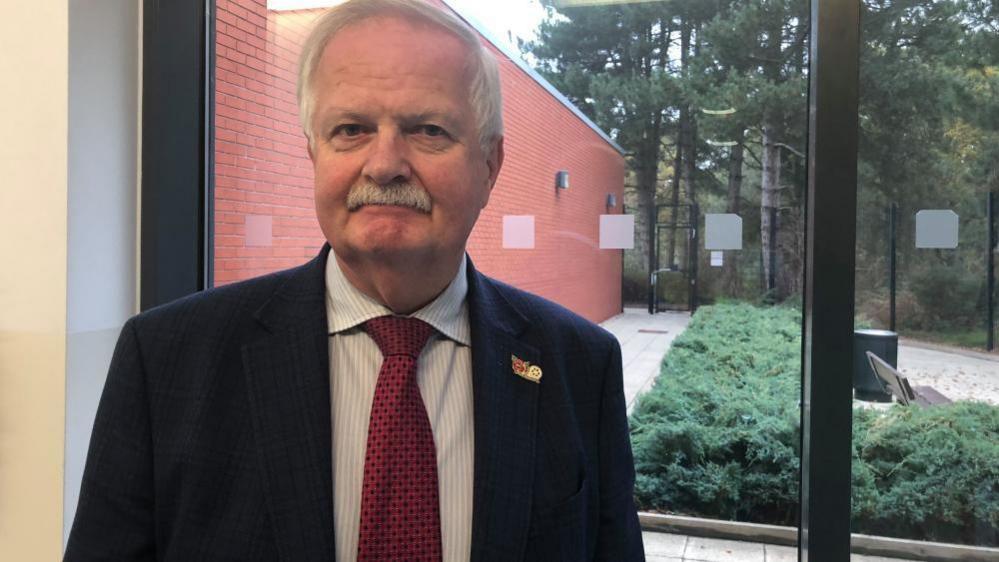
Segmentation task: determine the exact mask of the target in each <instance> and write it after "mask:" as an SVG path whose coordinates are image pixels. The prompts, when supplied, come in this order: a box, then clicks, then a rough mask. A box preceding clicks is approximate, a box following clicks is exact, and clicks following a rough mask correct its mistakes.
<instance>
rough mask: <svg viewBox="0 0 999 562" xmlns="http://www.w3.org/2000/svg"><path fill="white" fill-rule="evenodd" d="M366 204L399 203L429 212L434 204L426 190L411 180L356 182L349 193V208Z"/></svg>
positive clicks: (402, 205)
mask: <svg viewBox="0 0 999 562" xmlns="http://www.w3.org/2000/svg"><path fill="white" fill-rule="evenodd" d="M365 205H397V206H400V207H409V208H411V209H416V210H417V211H420V212H423V213H429V212H430V209H431V207H432V206H433V204H432V203H431V201H430V194H429V193H427V192H426V190H424V189H422V188H420V187H417V186H415V185H413V184H411V183H409V182H398V183H390V184H388V185H384V186H382V185H378V184H376V183H373V182H370V181H367V182H361V183H358V184H355V185H354V186H353V187H351V188H350V193H348V194H347V210H348V211H356V210H357V209H360V208H361V207H363V206H365Z"/></svg>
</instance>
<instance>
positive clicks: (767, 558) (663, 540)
mask: <svg viewBox="0 0 999 562" xmlns="http://www.w3.org/2000/svg"><path fill="white" fill-rule="evenodd" d="M642 541H643V542H644V543H645V559H646V560H647V561H648V562H687V561H690V562H694V561H697V562H797V560H798V549H797V548H794V547H791V546H777V545H772V544H760V543H753V542H743V541H732V540H724V539H707V538H703V537H688V536H686V535H673V534H670V533H654V532H650V531H645V532H643V533H642ZM850 560H851V561H852V562H895V561H898V562H902V561H904V560H905V559H903V558H885V557H882V556H864V555H862V554H853V555H851V556H850Z"/></svg>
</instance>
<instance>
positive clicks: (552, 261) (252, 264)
mask: <svg viewBox="0 0 999 562" xmlns="http://www.w3.org/2000/svg"><path fill="white" fill-rule="evenodd" d="M437 3H438V4H440V5H442V6H443V7H444V8H445V9H452V10H453V8H450V7H449V6H448V5H447V4H446V3H444V2H437ZM267 4H268V2H267V0H218V2H217V4H216V7H217V19H216V26H217V27H216V94H215V95H216V99H215V114H216V117H215V158H216V159H215V242H214V244H215V261H214V271H215V283H216V284H225V283H229V282H233V281H237V280H241V279H246V278H248V277H253V276H256V275H260V274H263V273H267V272H270V271H274V270H277V269H282V268H286V267H291V266H294V265H298V264H300V263H302V262H304V261H306V260H308V259H310V258H311V257H312V256H314V255H315V252H316V251H317V249H318V248H319V246H320V245H321V244H322V243H323V241H324V237H323V235H322V232H321V231H320V230H319V227H318V225H317V224H316V219H315V211H314V204H313V198H312V165H311V162H310V161H309V159H308V155H307V153H306V143H305V139H304V137H303V135H302V133H301V130H300V126H299V122H298V106H297V102H296V99H295V81H296V72H297V63H298V54H299V51H300V46H301V44H302V42H303V41H304V38H305V36H306V35H307V34H308V31H309V29H310V25H311V23H312V21H313V20H314V19H315V18H316V17H317V15H318V14H320V13H321V12H322V10H321V9H303V10H271V9H268V6H267ZM453 11H454V10H453ZM456 13H457V12H456ZM458 15H459V16H462V14H461V13H458ZM465 19H466V21H468V18H465ZM470 23H471V25H472V26H473V27H474V28H476V29H477V30H478V31H479V32H480V34H482V35H483V39H484V42H485V44H486V45H487V47H488V48H490V49H491V50H492V51H493V53H494V54H495V55H496V57H497V59H498V61H499V63H500V78H501V81H502V85H503V114H504V122H505V128H506V140H505V147H506V161H505V164H504V166H503V169H502V171H501V172H500V176H499V180H498V181H497V184H496V187H495V188H494V189H493V193H492V196H491V198H490V202H489V205H488V206H487V207H486V208H485V210H484V211H483V212H482V214H481V215H480V218H479V222H478V224H477V225H476V227H475V229H474V230H473V231H472V235H471V237H470V239H469V243H468V252H469V255H470V256H471V257H472V259H473V261H474V262H475V265H476V267H477V268H478V269H479V270H481V271H482V272H484V273H486V274H488V275H491V276H493V277H496V278H498V279H501V280H503V281H506V282H508V283H511V284H513V285H515V286H518V287H521V288H523V289H525V290H528V291H531V292H533V293H536V294H539V295H542V296H544V297H547V298H549V299H552V300H554V301H556V302H559V303H561V304H562V305H564V306H566V307H568V308H570V309H572V310H574V311H576V312H577V313H579V314H581V315H583V316H585V317H587V318H589V319H590V320H593V321H602V320H604V319H606V318H609V317H610V316H613V315H614V314H617V313H618V312H620V311H621V273H622V271H621V268H622V256H621V251H620V250H603V249H600V248H599V244H598V240H599V232H598V226H599V216H600V215H601V214H605V213H619V212H620V211H621V208H620V201H622V199H623V198H622V195H623V183H624V173H625V170H624V166H625V163H624V158H623V156H622V154H621V152H620V149H619V148H618V147H617V146H616V145H615V144H614V143H613V141H611V140H610V138H608V137H607V135H606V134H605V133H603V132H602V131H600V130H599V129H598V128H597V127H596V126H595V125H593V124H592V123H591V122H590V121H589V120H588V119H586V117H584V116H583V115H582V114H581V113H580V112H579V111H578V110H577V109H576V108H575V107H573V106H572V105H571V104H570V103H569V102H568V101H567V100H565V98H564V97H563V96H561V94H559V93H558V92H557V91H556V90H555V89H554V88H553V87H552V86H551V85H550V84H548V83H547V82H546V81H545V80H544V79H543V78H541V77H540V76H538V75H537V74H536V73H534V72H533V71H531V70H530V69H529V68H528V67H527V66H526V65H525V64H524V63H523V62H522V61H521V60H520V59H519V57H518V56H517V54H516V53H512V52H508V51H506V50H505V49H506V48H505V47H504V46H503V44H502V43H501V42H498V41H494V40H491V39H490V37H489V36H488V33H486V32H484V31H483V30H482V28H481V26H478V25H476V24H475V23H474V22H470ZM559 171H567V172H569V178H570V187H569V189H557V188H556V185H555V183H556V182H555V176H556V173H557V172H559ZM611 194H612V195H614V199H615V200H616V201H617V204H616V208H615V207H609V206H608V205H607V203H608V195H611ZM508 215H532V216H534V224H535V233H534V240H535V243H534V247H533V248H532V249H505V248H504V247H503V221H504V217H505V216H508Z"/></svg>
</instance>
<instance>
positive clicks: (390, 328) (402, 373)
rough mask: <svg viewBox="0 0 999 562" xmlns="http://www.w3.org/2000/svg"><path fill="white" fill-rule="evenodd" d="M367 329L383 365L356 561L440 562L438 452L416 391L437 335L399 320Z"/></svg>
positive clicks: (372, 323)
mask: <svg viewBox="0 0 999 562" xmlns="http://www.w3.org/2000/svg"><path fill="white" fill-rule="evenodd" d="M363 328H364V331H366V332H367V333H368V335H369V336H371V338H372V339H373V340H375V343H377V344H378V347H379V349H381V351H382V355H383V356H384V357H385V360H384V361H383V362H382V368H381V371H379V372H378V383H377V385H376V386H375V398H374V400H373V401H372V403H371V419H370V421H369V422H368V450H367V454H366V455H365V458H364V488H363V490H362V493H361V530H360V534H359V536H358V542H357V559H358V561H374V560H378V561H393V560H395V561H400V562H402V561H406V562H409V561H420V562H440V560H441V524H440V502H439V501H438V499H437V453H436V449H435V447H434V435H433V432H432V431H431V429H430V418H428V417H427V409H426V407H425V406H424V405H423V398H421V397H420V389H419V387H418V386H417V385H416V359H417V357H419V355H420V351H421V350H422V349H423V346H424V345H426V343H427V340H428V339H429V338H430V335H431V334H433V332H434V329H433V327H431V326H430V325H429V324H427V323H425V322H423V321H422V320H417V319H416V318H403V317H399V316H382V317H379V318H374V319H372V320H368V321H367V322H365V323H364V326H363Z"/></svg>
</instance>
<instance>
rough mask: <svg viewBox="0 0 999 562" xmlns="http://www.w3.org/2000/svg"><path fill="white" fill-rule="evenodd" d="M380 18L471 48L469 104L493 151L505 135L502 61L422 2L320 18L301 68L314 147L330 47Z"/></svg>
mask: <svg viewBox="0 0 999 562" xmlns="http://www.w3.org/2000/svg"><path fill="white" fill-rule="evenodd" d="M377 16H397V17H401V18H405V19H407V20H409V21H413V20H416V21H419V22H422V23H425V24H429V25H432V26H435V27H437V28H440V29H441V30H442V31H444V32H446V33H450V34H451V35H453V36H455V37H456V38H457V39H459V40H460V41H461V42H462V43H463V44H464V45H465V46H466V47H467V48H468V53H469V62H470V63H471V70H472V76H471V78H472V79H471V83H470V84H469V103H470V104H471V106H472V111H473V112H474V113H475V120H476V126H477V129H478V134H479V144H480V146H481V147H482V149H483V151H485V152H487V153H488V152H490V151H491V150H492V148H493V146H494V144H495V142H496V141H497V140H498V139H499V138H500V137H501V136H502V135H503V102H502V97H501V93H500V80H499V68H498V66H497V63H496V59H495V58H494V57H493V55H492V53H490V52H489V50H488V49H486V48H485V47H484V46H483V45H482V43H481V42H480V41H479V37H478V34H476V32H475V31H473V30H472V29H471V28H470V27H468V25H466V24H465V23H464V22H462V21H461V20H459V19H458V18H456V17H454V16H453V15H451V14H450V13H448V12H445V11H444V10H440V9H438V8H436V7H434V6H431V5H429V4H427V3H426V2H423V1H421V0H350V1H349V2H345V3H343V4H340V5H339V6H335V7H333V8H330V9H329V10H327V11H326V13H324V14H323V15H322V16H320V17H319V18H318V19H317V20H316V24H315V27H313V29H312V32H311V33H309V36H308V37H307V38H306V40H305V43H304V44H303V46H302V55H301V58H300V59H299V65H298V115H299V120H300V121H301V124H302V130H303V131H304V132H305V136H306V138H308V140H309V146H310V147H314V142H315V136H314V134H313V130H312V115H313V112H314V110H315V102H316V93H315V92H314V91H313V88H312V86H313V80H314V74H315V72H316V69H317V68H318V66H319V61H320V59H321V58H322V55H323V51H324V50H325V49H326V45H327V44H328V43H329V42H330V40H332V39H333V37H334V36H335V35H336V34H337V33H338V32H340V30H342V29H344V28H346V27H348V26H350V25H353V24H356V23H359V22H361V21H364V20H366V19H369V18H372V17H377Z"/></svg>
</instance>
